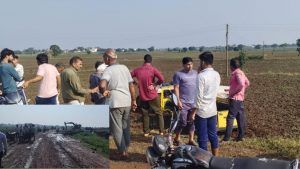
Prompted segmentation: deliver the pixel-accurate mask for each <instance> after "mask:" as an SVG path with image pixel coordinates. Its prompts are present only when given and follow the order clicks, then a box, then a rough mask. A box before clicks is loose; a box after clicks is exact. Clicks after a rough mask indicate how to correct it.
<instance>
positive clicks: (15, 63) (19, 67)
mask: <svg viewBox="0 0 300 169" xmlns="http://www.w3.org/2000/svg"><path fill="white" fill-rule="evenodd" d="M13 58H14V59H13V60H12V62H11V63H12V64H13V66H14V68H15V70H16V71H17V73H18V75H19V76H20V78H21V79H22V81H20V82H17V81H16V84H17V89H18V92H19V94H20V96H21V98H22V102H23V104H27V99H26V94H25V91H24V89H23V87H22V85H23V84H24V82H25V81H24V67H23V65H21V64H20V63H19V56H17V55H13Z"/></svg>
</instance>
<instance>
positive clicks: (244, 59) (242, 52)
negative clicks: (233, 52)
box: [239, 50, 246, 68]
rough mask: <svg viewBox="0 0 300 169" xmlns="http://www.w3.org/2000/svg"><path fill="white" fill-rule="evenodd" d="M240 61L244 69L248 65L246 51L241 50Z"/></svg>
mask: <svg viewBox="0 0 300 169" xmlns="http://www.w3.org/2000/svg"><path fill="white" fill-rule="evenodd" d="M239 60H240V63H241V68H243V66H244V65H245V63H246V52H245V51H244V50H240V53H239Z"/></svg>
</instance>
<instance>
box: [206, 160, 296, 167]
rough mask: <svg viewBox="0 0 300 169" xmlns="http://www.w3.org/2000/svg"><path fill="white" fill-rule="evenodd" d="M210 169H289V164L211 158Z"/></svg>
mask: <svg viewBox="0 0 300 169" xmlns="http://www.w3.org/2000/svg"><path fill="white" fill-rule="evenodd" d="M210 169H290V162H288V161H283V160H276V159H266V158H251V157H239V158H223V157H213V158H212V159H211V161H210Z"/></svg>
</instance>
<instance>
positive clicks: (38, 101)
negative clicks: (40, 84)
mask: <svg viewBox="0 0 300 169" xmlns="http://www.w3.org/2000/svg"><path fill="white" fill-rule="evenodd" d="M56 96H57V95H55V96H52V97H48V98H41V97H38V96H36V97H35V103H36V104H56Z"/></svg>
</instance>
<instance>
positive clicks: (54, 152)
mask: <svg viewBox="0 0 300 169" xmlns="http://www.w3.org/2000/svg"><path fill="white" fill-rule="evenodd" d="M108 138H109V109H108V106H104V105H103V106H95V105H89V106H71V105H65V106H51V105H48V106H46V105H45V106H42V105H41V106H33V105H28V106H1V107H0V167H4V168H109V141H108Z"/></svg>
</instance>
